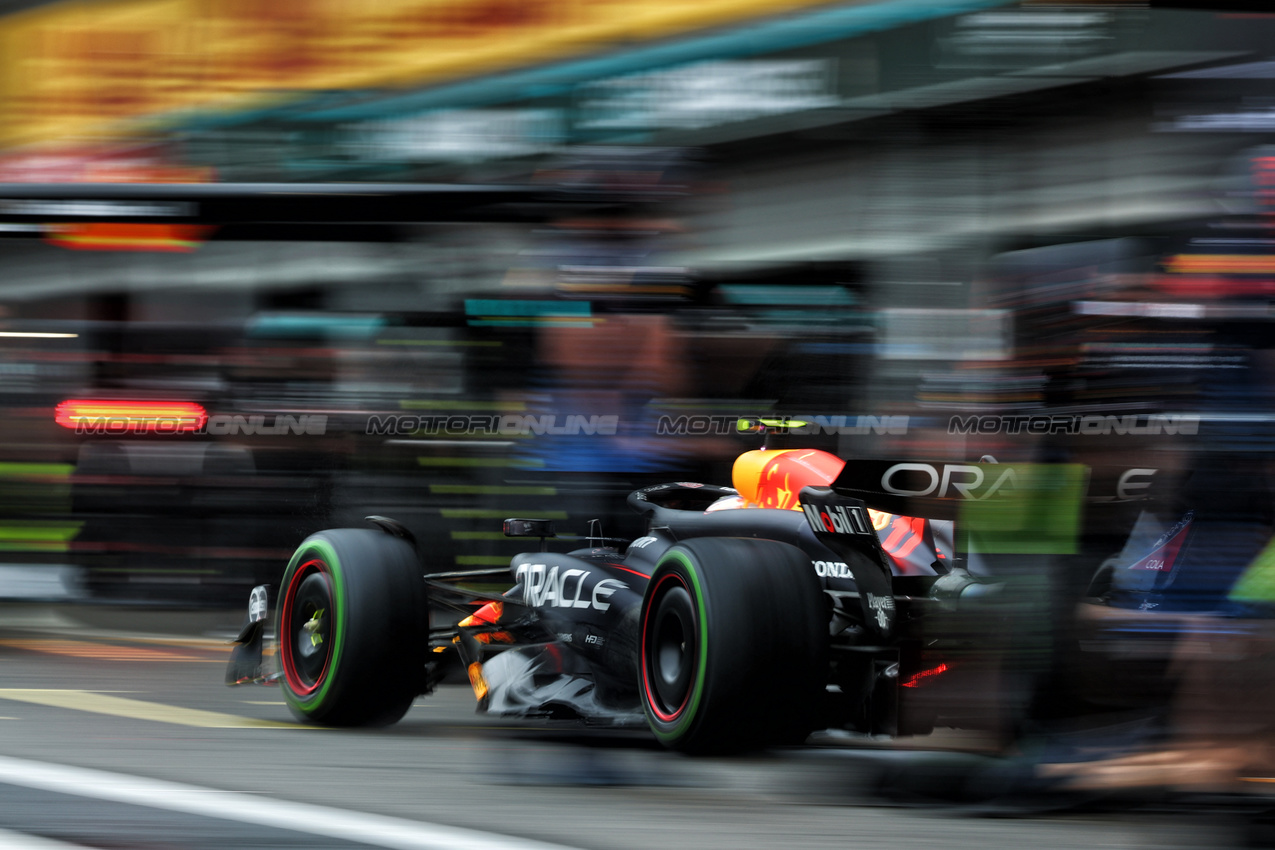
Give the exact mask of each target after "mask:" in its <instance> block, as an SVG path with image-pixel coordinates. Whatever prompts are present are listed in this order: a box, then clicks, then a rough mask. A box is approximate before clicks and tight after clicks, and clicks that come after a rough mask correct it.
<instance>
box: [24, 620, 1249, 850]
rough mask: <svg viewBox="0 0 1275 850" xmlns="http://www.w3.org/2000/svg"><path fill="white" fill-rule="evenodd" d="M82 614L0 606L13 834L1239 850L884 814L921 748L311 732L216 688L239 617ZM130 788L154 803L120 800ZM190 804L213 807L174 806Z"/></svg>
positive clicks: (420, 719) (1142, 834) (1125, 828)
mask: <svg viewBox="0 0 1275 850" xmlns="http://www.w3.org/2000/svg"><path fill="white" fill-rule="evenodd" d="M78 613H79V614H80V616H77V612H76V611H74V610H71V609H52V608H36V607H30V606H28V607H25V608H15V609H0V615H3V622H4V624H5V625H4V626H0V686H2V687H0V768H3V769H0V830H9V831H10V832H11V833H13V834H21V835H32V836H39V837H41V838H43V839H47V840H53V841H60V842H65V843H68V844H71V845H73V846H93V847H108V846H110V847H117V846H129V847H156V848H158V847H165V848H172V847H181V848H210V850H211V848H217V847H232V846H233V847H243V846H262V847H286V846H298V847H300V846H305V847H319V848H321V847H330V846H332V847H335V846H346V847H348V846H360V845H366V846H416V847H424V846H461V844H470V843H472V841H476V839H474V837H473V836H470V837H469V838H467V839H464V840H461V839H456V838H455V835H456V834H455V833H449V832H447V831H446V830H448V829H452V828H460V829H468V830H475V831H478V832H479V833H482V836H481V837H482V839H483V840H484V841H491V842H493V843H491V844H490V846H492V847H498V846H506V847H517V846H523V845H520V844H519V843H518V842H520V841H537V842H546V843H548V844H552V845H557V846H561V847H574V848H607V850H610V848H616V850H630V849H631V850H649V848H651V847H670V848H673V847H692V846H693V847H697V848H732V850H743V848H774V847H785V848H822V847H885V848H911V847H934V846H942V847H944V848H971V850H973V848H980V849H981V848H986V847H989V846H996V847H1025V846H1033V847H1037V848H1041V850H1051V849H1052V848H1081V847H1084V848H1095V847H1116V848H1148V847H1216V846H1222V845H1225V844H1233V843H1235V841H1236V840H1237V838H1236V826H1235V822H1234V820H1233V819H1232V818H1222V817H1219V816H1215V815H1211V814H1200V813H1195V812H1193V813H1180V812H1170V811H1145V810H1143V811H1137V812H1128V811H1123V810H1120V811H1115V812H1098V813H1095V812H1072V811H1068V812H1047V811H1046V812H1042V811H1035V812H1031V813H1029V816H1026V817H1014V818H987V817H971V816H969V815H970V814H971V812H969V811H968V810H963V809H955V808H938V807H934V806H920V807H900V806H887V805H883V804H882V802H881V800H880V799H879V798H878V797H876V796H875V795H873V794H871V793H870V792H871V791H872V790H873V784H874V783H875V782H876V781H877V780H878V779H879V777H880V776H881V765H882V764H883V763H884V762H888V761H890V760H894V761H895V762H897V761H899V760H900V759H908V758H912V757H914V754H915V752H916V751H913V752H912V753H908V752H903V753H900V751H898V750H897V749H895V748H889V747H887V748H883V747H881V746H880V745H879V743H878V742H867V741H862V740H858V741H855V740H846V741H835V740H834V741H828V740H826V739H825V742H824V743H825V744H826V745H824V746H813V747H812V746H807V747H803V748H796V749H791V750H782V751H774V752H770V753H765V754H761V755H756V756H750V757H747V758H737V759H690V758H684V757H681V756H678V755H676V754H673V753H668V752H665V751H663V750H661V749H660V748H659V747H658V746H657V745H656V744H655V742H654V741H653V740H652V739H651V738H650V737H649V736H647V735H646V734H645V733H641V732H633V731H614V730H607V729H580V728H579V727H576V726H574V725H567V724H556V725H541V724H529V723H511V722H507V721H500V720H496V719H492V718H486V717H482V716H478V715H475V714H474V713H473V701H472V697H471V695H470V693H469V690H468V688H467V687H466V686H461V685H444V686H442V687H441V688H440V689H439V690H438V691H437V692H436V693H435V694H432V695H430V696H428V697H423V698H421V699H419V700H418V701H417V704H416V705H415V706H414V707H413V709H412V710H411V711H410V712H409V713H408V715H407V717H406V718H404V720H403V721H402V722H400V723H399V724H397V725H395V726H393V727H389V728H387V729H378V730H323V729H314V728H309V727H303V726H298V725H296V724H294V723H292V721H291V717H290V715H289V713H288V711H287V708H286V707H285V706H284V705H283V700H282V697H281V696H280V695H279V693H278V691H277V690H275V689H273V688H266V687H239V688H227V687H225V686H224V685H223V684H222V683H221V679H222V667H223V664H224V661H225V657H226V648H225V646H224V644H223V643H222V640H221V636H223V635H224V633H228V632H229V631H231V630H232V629H233V628H234V626H235V625H237V623H234V622H224V623H221V624H217V623H212V624H210V623H209V622H208V621H207V618H206V617H205V618H202V619H201V618H198V617H192V618H191V620H190V622H189V623H188V625H189V626H191V628H188V629H187V630H186V631H187V633H186V634H173V633H171V632H170V633H167V634H157V633H152V632H142V631H139V630H138V629H137V628H131V629H130V628H121V626H128V625H129V624H130V623H129V621H128V619H127V618H125V619H124V620H123V621H119V620H118V619H117V621H116V622H114V623H108V622H104V621H103V618H102V616H101V615H100V614H96V613H95V614H93V616H85V615H84V612H78ZM227 616H229V615H227ZM135 619H136V620H137V621H138V622H141V621H143V620H144V619H145V618H141V617H138V618H135ZM134 625H135V624H134ZM165 625H166V626H168V627H169V628H170V629H171V626H172V623H171V622H170V623H166V624H165ZM111 626H113V627H111ZM196 629H197V631H196ZM192 632H193V633H192ZM949 744H950V741H949ZM14 760H20V761H14ZM34 763H38V764H34ZM47 766H54V767H52V768H49V767H47ZM63 767H64V768H73V769H77V770H78V769H89V770H96V771H106V772H109V773H110V774H112V776H101V775H96V774H89V775H87V777H88V778H85V776H86V775H84V774H78V773H77V774H75V776H78V777H79V778H80V779H81V780H83V781H82V782H79V784H77V783H76V782H69V783H64V784H63V785H61V786H52V785H50V784H49V783H47V782H45V783H40V782H36V781H35V780H33V779H30V777H35V776H39V775H42V774H41V771H43V770H46V769H50V770H54V771H56V769H57V768H63ZM24 771H25V772H24ZM24 777H27V779H24ZM92 777H96V780H94V779H93V778H92ZM28 780H29V781H28ZM77 781H78V780H77ZM131 781H136V782H137V783H141V784H140V785H138V787H139V788H141V789H143V790H142V791H139V792H138V794H136V795H134V796H132V797H120V796H119V795H115V796H112V795H111V794H110V793H107V792H108V791H110V790H111V789H117V788H124V787H128V786H129V783H130V782H131ZM154 782H158V783H179V784H180V786H181V788H182V789H183V790H182V791H181V794H185V795H187V797H185V798H183V797H181V795H180V794H177V796H172V795H170V794H169V792H168V791H165V790H164V789H165V788H169V787H170V786H167V785H154V784H151V785H147V784H146V783H154ZM145 789H150V790H145ZM121 793H122V792H121ZM173 794H176V792H173ZM170 798H171V799H170ZM186 798H190V799H195V800H212V801H214V802H213V803H212V804H200V806H198V807H195V808H192V807H191V806H186V807H184V808H183V806H180V805H176V804H170V803H171V800H177V799H186ZM299 807H303V808H299ZM309 807H313V808H309ZM251 812H258V813H261V812H264V813H265V814H260V816H257V817H255V819H254V817H253V816H251ZM271 812H275V813H276V814H277V817H275V816H272V815H271V814H270V813H271ZM298 813H300V814H298ZM360 817H363V819H362V820H360V819H359V818H360ZM327 818H331V819H332V820H325V819H327ZM342 818H345V820H342ZM404 822H407V826H404ZM306 824H309V828H306V826H305V825H306ZM324 824H332V825H333V826H332V827H331V828H325V827H324ZM337 824H347V826H341V827H338V826H336V825H337ZM391 826H393V827H394V828H395V829H407V833H411V834H412V835H414V836H415V838H412V839H411V840H410V841H409V840H408V839H406V838H403V837H402V835H404V834H407V833H403V834H399V833H395V832H394V829H391ZM413 830H415V831H414V832H413ZM394 835H399V838H397V839H396V838H394ZM449 835H450V836H452V838H451V839H448V838H447V836H449ZM430 836H433V838H429V837H430ZM427 839H428V840H427ZM435 839H437V842H438V843H434V844H430V843H428V841H429V840H435ZM471 840H472V841H471ZM394 841H398V843H394ZM412 841H415V842H417V843H411V842H412ZM422 842H424V843H422ZM474 846H478V844H476V843H475V844H474Z"/></svg>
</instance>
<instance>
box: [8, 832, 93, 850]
mask: <svg viewBox="0 0 1275 850" xmlns="http://www.w3.org/2000/svg"><path fill="white" fill-rule="evenodd" d="M0 847H3V848H4V850H90V848H88V847H85V846H84V845H83V844H67V843H66V842H65V841H55V840H54V839H52V838H41V837H40V836H38V835H27V834H26V833H22V832H12V831H10V830H7V829H0Z"/></svg>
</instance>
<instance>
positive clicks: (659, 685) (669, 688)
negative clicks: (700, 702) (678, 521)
mask: <svg viewBox="0 0 1275 850" xmlns="http://www.w3.org/2000/svg"><path fill="white" fill-rule="evenodd" d="M654 590H655V595H654V597H653V600H654V601H653V602H652V604H651V605H650V607H649V608H648V609H647V614H646V621H645V622H644V623H643V628H642V633H643V640H642V680H643V688H644V690H645V691H646V699H647V704H648V705H649V706H650V709H651V712H652V713H653V714H654V715H655V716H656V717H657V718H658V719H659V720H661V721H663V722H666V723H667V722H673V721H676V720H677V719H678V718H679V717H680V716H681V714H682V712H683V711H684V710H685V708H686V705H687V703H688V702H689V701H690V697H691V691H692V688H693V683H694V681H695V673H696V668H697V666H698V654H697V652H696V649H697V641H696V634H697V631H696V625H695V604H694V600H693V599H692V598H691V594H690V591H689V590H688V588H687V587H686V584H685V582H684V581H682V579H681V577H680V576H677V575H675V574H666V575H664V576H662V577H661V578H660V581H659V583H658V584H657V585H656V587H655V589H654Z"/></svg>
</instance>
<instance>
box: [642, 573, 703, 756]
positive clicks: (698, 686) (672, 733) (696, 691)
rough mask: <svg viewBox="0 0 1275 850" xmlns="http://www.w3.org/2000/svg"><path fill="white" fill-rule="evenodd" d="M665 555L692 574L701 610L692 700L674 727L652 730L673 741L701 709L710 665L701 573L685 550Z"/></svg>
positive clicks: (661, 737)
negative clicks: (700, 705) (705, 678)
mask: <svg viewBox="0 0 1275 850" xmlns="http://www.w3.org/2000/svg"><path fill="white" fill-rule="evenodd" d="M664 557H665V558H666V559H668V558H672V559H674V560H676V561H677V562H678V563H679V564H681V565H682V566H683V567H685V568H686V574H687V575H688V576H690V579H691V584H693V585H694V586H695V608H696V610H697V611H698V612H699V652H700V663H699V665H698V667H697V669H696V670H695V684H694V686H693V687H692V689H691V701H690V703H689V704H688V705H687V706H686V713H685V714H684V715H683V716H682V719H680V720H679V721H677V723H676V724H675V725H674V726H673V728H672V729H670V730H668V731H667V732H664V731H661V730H660V729H657V728H652V731H653V732H655V737H657V738H659V739H660V740H661V741H672V740H675V739H676V738H678V737H679V736H680V735H681V734H682V733H683V732H685V731H686V728H687V727H688V726H690V724H691V723H692V722H693V721H694V720H695V715H696V713H697V712H698V711H699V703H700V698H701V697H703V695H704V676H705V673H706V669H707V667H708V629H706V628H705V627H704V624H705V623H706V622H707V621H706V620H705V611H704V589H703V588H702V587H700V581H699V573H697V572H696V571H695V565H694V564H692V563H691V559H690V558H688V557H687V556H686V553H685V552H676V551H675V552H669V553H668V554H667V555H665V556H664Z"/></svg>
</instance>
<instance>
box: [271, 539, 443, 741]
mask: <svg viewBox="0 0 1275 850" xmlns="http://www.w3.org/2000/svg"><path fill="white" fill-rule="evenodd" d="M280 587H281V596H280V600H279V622H278V635H279V665H280V667H281V668H282V673H283V675H282V676H281V677H280V684H281V685H282V686H283V696H284V700H285V701H286V702H287V703H288V707H289V708H290V709H291V710H292V713H293V714H295V715H296V716H297V717H298V718H299V719H301V720H305V721H310V722H314V723H324V724H328V725H332V726H381V725H386V724H389V723H394V722H395V721H397V720H398V719H399V718H401V717H402V716H403V715H404V714H405V713H406V712H407V709H408V708H409V707H410V706H411V704H412V700H413V699H414V698H415V697H416V695H417V693H419V692H420V690H421V687H420V686H421V683H422V681H423V679H422V677H423V671H424V666H425V662H426V660H427V651H428V645H429V608H428V605H427V603H426V595H425V583H424V581H423V580H422V577H421V567H420V563H419V560H418V558H417V556H416V551H415V549H413V548H412V546H411V544H409V543H407V542H406V541H404V540H401V539H399V538H397V537H391V536H389V535H387V534H385V533H384V532H381V531H373V530H371V529H362V528H341V529H332V530H328V531H320V532H319V533H317V534H312V535H310V536H309V537H307V538H306V539H305V540H304V541H303V542H302V543H301V546H300V547H299V548H298V549H297V551H296V553H295V554H294V555H293V556H292V560H291V561H290V562H289V563H288V568H287V570H286V571H285V572H284V574H283V581H282V583H281V585H280Z"/></svg>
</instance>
